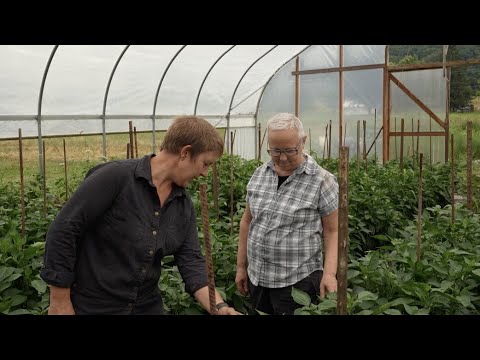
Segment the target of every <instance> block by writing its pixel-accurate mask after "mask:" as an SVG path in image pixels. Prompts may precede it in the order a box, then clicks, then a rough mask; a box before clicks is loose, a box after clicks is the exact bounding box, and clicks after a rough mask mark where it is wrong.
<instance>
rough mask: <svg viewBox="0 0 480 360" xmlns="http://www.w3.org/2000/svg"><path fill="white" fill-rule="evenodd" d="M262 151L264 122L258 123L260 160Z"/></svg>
mask: <svg viewBox="0 0 480 360" xmlns="http://www.w3.org/2000/svg"><path fill="white" fill-rule="evenodd" d="M261 153H262V124H258V156H257V158H258V160H260V154H261Z"/></svg>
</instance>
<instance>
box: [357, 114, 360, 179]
mask: <svg viewBox="0 0 480 360" xmlns="http://www.w3.org/2000/svg"><path fill="white" fill-rule="evenodd" d="M357 171H360V120H357Z"/></svg>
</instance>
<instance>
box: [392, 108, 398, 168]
mask: <svg viewBox="0 0 480 360" xmlns="http://www.w3.org/2000/svg"><path fill="white" fill-rule="evenodd" d="M393 121H394V126H395V130H394V131H395V133H396V132H397V118H396V117H395V118H394V119H393ZM397 137H398V136H397V135H395V160H398V150H397Z"/></svg>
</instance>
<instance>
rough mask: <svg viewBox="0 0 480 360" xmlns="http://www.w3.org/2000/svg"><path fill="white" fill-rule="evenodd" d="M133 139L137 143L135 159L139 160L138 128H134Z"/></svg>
mask: <svg viewBox="0 0 480 360" xmlns="http://www.w3.org/2000/svg"><path fill="white" fill-rule="evenodd" d="M133 138H134V141H135V157H136V158H138V143H137V127H136V126H134V127H133Z"/></svg>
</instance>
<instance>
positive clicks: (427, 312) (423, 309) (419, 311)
mask: <svg viewBox="0 0 480 360" xmlns="http://www.w3.org/2000/svg"><path fill="white" fill-rule="evenodd" d="M428 314H430V309H427V308H422V309H419V310H418V311H417V312H416V313H415V315H428Z"/></svg>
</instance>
